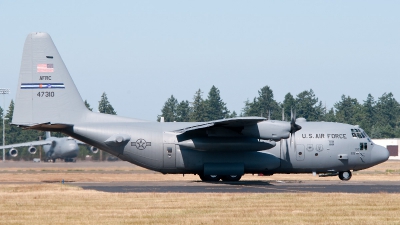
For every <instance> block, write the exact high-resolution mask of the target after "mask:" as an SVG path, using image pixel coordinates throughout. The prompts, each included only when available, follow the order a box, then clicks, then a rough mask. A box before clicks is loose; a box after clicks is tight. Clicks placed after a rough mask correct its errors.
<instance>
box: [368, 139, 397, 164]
mask: <svg viewBox="0 0 400 225" xmlns="http://www.w3.org/2000/svg"><path fill="white" fill-rule="evenodd" d="M372 141H373V142H374V143H375V144H377V145H381V146H383V147H386V148H387V149H388V150H389V154H390V156H389V159H395V160H400V156H399V145H400V138H394V139H372Z"/></svg>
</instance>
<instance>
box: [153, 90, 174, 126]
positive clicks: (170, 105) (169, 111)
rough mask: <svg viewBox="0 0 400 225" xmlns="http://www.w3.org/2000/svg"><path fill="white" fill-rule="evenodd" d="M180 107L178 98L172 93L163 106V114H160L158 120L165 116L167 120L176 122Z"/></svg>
mask: <svg viewBox="0 0 400 225" xmlns="http://www.w3.org/2000/svg"><path fill="white" fill-rule="evenodd" d="M177 107H178V100H177V99H176V98H175V97H174V96H173V95H171V97H170V98H168V100H167V101H166V102H165V103H164V106H163V108H162V109H161V115H159V116H158V118H157V121H160V120H161V117H164V121H165V122H174V121H176V110H177Z"/></svg>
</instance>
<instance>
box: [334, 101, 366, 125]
mask: <svg viewBox="0 0 400 225" xmlns="http://www.w3.org/2000/svg"><path fill="white" fill-rule="evenodd" d="M334 107H335V109H336V121H337V122H340V123H347V124H352V125H360V122H361V120H362V106H361V104H360V103H359V102H358V101H357V99H355V98H351V97H350V96H347V97H346V96H345V95H342V99H341V101H339V102H337V103H335V105H334Z"/></svg>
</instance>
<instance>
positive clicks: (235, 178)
mask: <svg viewBox="0 0 400 225" xmlns="http://www.w3.org/2000/svg"><path fill="white" fill-rule="evenodd" d="M199 177H200V179H201V180H202V181H219V180H222V181H239V180H240V178H242V176H240V175H203V174H199Z"/></svg>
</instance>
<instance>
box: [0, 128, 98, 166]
mask: <svg viewBox="0 0 400 225" xmlns="http://www.w3.org/2000/svg"><path fill="white" fill-rule="evenodd" d="M45 137H46V139H45V140H40V141H31V142H25V143H18V144H11V145H5V146H0V149H10V151H9V152H8V154H9V155H10V156H11V157H17V156H18V150H17V149H16V148H18V147H27V146H29V148H28V152H29V153H31V154H35V153H36V151H37V149H36V147H35V146H38V145H42V146H43V150H44V153H45V159H44V161H45V162H55V161H56V159H62V160H64V161H65V162H75V159H74V158H75V157H77V156H78V152H79V146H78V144H85V145H86V143H83V142H81V141H79V140H75V139H73V138H71V137H61V138H58V137H52V136H51V134H50V132H48V131H47V132H46V134H45ZM90 151H91V152H92V153H97V152H98V151H99V150H98V149H97V148H96V147H93V146H91V147H90Z"/></svg>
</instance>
